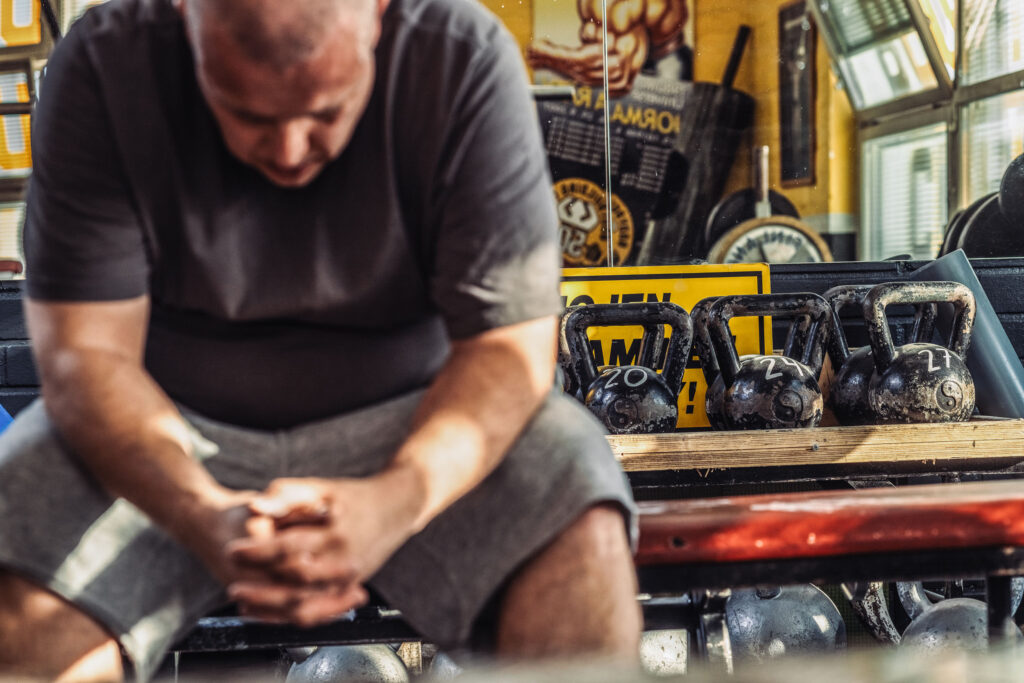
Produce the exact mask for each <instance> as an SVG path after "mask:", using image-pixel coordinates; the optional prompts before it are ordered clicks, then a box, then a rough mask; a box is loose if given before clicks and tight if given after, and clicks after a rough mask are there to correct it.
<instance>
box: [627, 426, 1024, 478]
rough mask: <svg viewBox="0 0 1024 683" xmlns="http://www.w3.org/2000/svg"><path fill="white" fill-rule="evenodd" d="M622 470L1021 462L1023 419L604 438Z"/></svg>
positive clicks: (1023, 449) (1023, 443) (1023, 433)
mask: <svg viewBox="0 0 1024 683" xmlns="http://www.w3.org/2000/svg"><path fill="white" fill-rule="evenodd" d="M608 441H609V443H610V444H611V447H612V451H613V452H614V453H615V455H616V457H617V458H618V459H619V462H620V463H621V464H622V467H623V469H624V470H625V471H626V472H654V471H659V470H681V469H682V470H718V469H724V468H744V467H806V466H822V465H860V464H869V463H910V462H916V463H924V464H928V463H936V462H939V461H942V462H951V461H957V460H962V461H965V464H967V463H968V462H969V461H971V460H976V459H999V458H1007V459H1009V458H1020V459H1022V460H1024V420H998V419H978V420H971V421H969V422H954V423H946V424H911V425H868V426H861V427H817V428H814V429H773V430H760V431H735V432H677V433H672V434H629V435H613V436H609V437H608Z"/></svg>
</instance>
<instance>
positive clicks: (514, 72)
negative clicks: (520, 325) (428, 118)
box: [431, 25, 561, 338]
mask: <svg viewBox="0 0 1024 683" xmlns="http://www.w3.org/2000/svg"><path fill="white" fill-rule="evenodd" d="M492 38H493V41H492V43H491V44H490V45H489V46H487V48H486V49H480V50H479V51H478V52H476V54H475V56H474V58H473V63H472V64H471V68H469V69H467V71H466V73H467V74H468V77H467V78H466V79H465V80H464V81H463V83H462V87H460V89H459V91H458V92H457V93H456V99H455V106H454V112H455V114H454V116H453V118H452V120H451V121H450V123H449V126H448V128H447V131H448V135H447V137H446V139H445V143H444V147H443V150H442V161H441V164H440V168H439V170H438V173H437V175H436V176H435V189H434V197H435V203H434V206H433V209H434V211H432V214H433V215H434V216H435V217H436V220H437V221H438V225H437V226H436V229H437V232H436V233H435V234H436V235H437V243H436V245H435V251H434V253H435V263H434V271H433V277H432V282H431V291H432V295H433V297H434V301H435V303H436V305H437V306H438V307H439V309H440V310H441V313H442V315H443V317H444V319H445V322H446V325H447V327H448V332H449V334H450V335H451V336H452V337H453V338H461V337H466V336H469V335H472V334H475V333H478V332H481V331H484V330H487V329H490V328H494V327H500V326H503V325H509V324H513V323H517V322H523V321H526V320H531V319H534V318H538V317H542V316H546V315H553V314H557V313H558V312H559V311H560V310H561V299H560V297H559V293H558V280H559V266H560V260H561V252H560V250H559V248H558V245H557V226H558V220H557V215H556V213H555V207H554V196H553V194H552V190H551V179H550V175H549V172H548V166H547V159H546V156H545V152H544V147H543V144H542V138H541V133H540V124H539V121H538V120H537V112H536V108H535V107H534V105H533V100H532V98H531V96H530V93H529V88H528V85H527V79H526V70H525V67H524V65H523V62H522V58H521V57H520V55H519V50H518V47H517V46H516V44H515V42H514V40H513V39H512V37H511V36H510V35H509V34H508V33H507V31H505V29H504V27H501V26H500V25H497V26H496V28H495V29H494V31H493V36H492Z"/></svg>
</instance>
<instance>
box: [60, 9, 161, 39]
mask: <svg viewBox="0 0 1024 683" xmlns="http://www.w3.org/2000/svg"><path fill="white" fill-rule="evenodd" d="M180 23H181V17H180V15H179V14H178V12H177V11H176V10H175V9H174V6H173V5H172V4H171V0H109V2H105V3H103V4H101V5H96V6H94V7H91V8H89V9H88V10H87V11H86V12H85V14H83V15H82V17H81V18H80V19H79V20H78V21H77V22H75V24H74V26H73V27H72V30H73V31H74V32H76V33H77V34H78V37H79V38H80V39H82V40H84V41H85V42H92V41H98V40H117V39H118V38H122V39H125V40H138V39H140V38H142V39H144V38H145V37H146V36H147V34H148V33H149V32H150V31H151V30H159V29H162V28H165V27H169V26H176V25H180Z"/></svg>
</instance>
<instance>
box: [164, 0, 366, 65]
mask: <svg viewBox="0 0 1024 683" xmlns="http://www.w3.org/2000/svg"><path fill="white" fill-rule="evenodd" d="M180 3H181V4H182V5H184V8H185V16H186V21H187V24H188V30H189V38H190V41H191V43H192V45H193V48H194V49H195V50H196V52H197V57H198V58H199V59H200V60H201V59H202V57H203V56H204V54H203V53H204V52H205V50H204V47H205V46H207V45H208V44H209V42H210V41H211V40H215V41H217V42H221V41H224V40H227V41H230V42H231V43H232V44H233V46H234V47H235V48H237V49H238V51H239V52H240V53H241V54H242V55H244V56H245V57H246V58H247V59H249V60H251V61H253V62H255V63H259V64H264V65H267V66H271V67H274V68H276V69H278V70H282V71H283V70H286V69H288V68H289V67H291V66H293V65H294V64H297V63H299V62H303V61H306V60H309V59H311V58H313V57H315V56H316V55H317V54H318V53H319V52H320V51H322V50H323V48H324V46H325V45H326V43H328V42H329V41H330V40H331V39H332V38H334V39H336V38H337V37H338V36H339V35H342V34H348V35H352V32H353V31H354V32H355V33H356V34H357V35H365V36H366V39H367V41H369V42H372V41H374V40H375V38H376V31H377V20H378V13H377V11H376V10H377V9H378V2H376V0H180Z"/></svg>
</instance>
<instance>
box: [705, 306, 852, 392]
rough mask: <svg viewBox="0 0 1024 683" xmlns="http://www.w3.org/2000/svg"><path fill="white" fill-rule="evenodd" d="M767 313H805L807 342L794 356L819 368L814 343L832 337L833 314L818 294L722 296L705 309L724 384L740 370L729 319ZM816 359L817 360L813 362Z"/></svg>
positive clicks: (801, 314)
mask: <svg viewBox="0 0 1024 683" xmlns="http://www.w3.org/2000/svg"><path fill="white" fill-rule="evenodd" d="M766 315H770V316H783V317H796V316H808V318H809V327H808V329H807V344H806V345H805V346H804V348H803V349H802V352H801V354H800V358H799V359H797V360H799V361H800V362H801V363H803V364H804V365H806V366H807V367H808V368H810V369H811V371H812V372H813V373H814V374H815V375H818V374H819V373H820V372H821V362H820V361H821V354H815V347H816V345H818V344H821V343H825V342H827V340H828V339H829V338H830V337H831V334H829V327H830V326H831V316H832V309H831V308H829V305H828V302H826V301H825V300H824V299H823V298H821V296H819V295H817V294H815V293H813V292H799V293H796V294H740V295H733V296H723V297H719V299H718V301H716V302H715V303H714V304H712V305H711V308H710V309H709V310H708V324H707V327H708V333H709V334H710V336H711V345H712V348H713V349H714V352H715V358H716V360H717V361H718V369H719V372H721V373H722V378H723V379H724V380H725V384H726V386H730V385H732V383H733V382H734V381H735V380H736V375H737V374H738V373H739V370H740V359H739V355H738V354H737V352H736V347H735V346H734V345H733V343H732V334H731V332H730V331H729V321H730V320H731V319H732V318H741V317H751V316H766ZM816 356H817V358H816ZM815 360H817V361H818V362H816V363H815V362H814V361H815ZM815 366H817V367H815Z"/></svg>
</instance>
